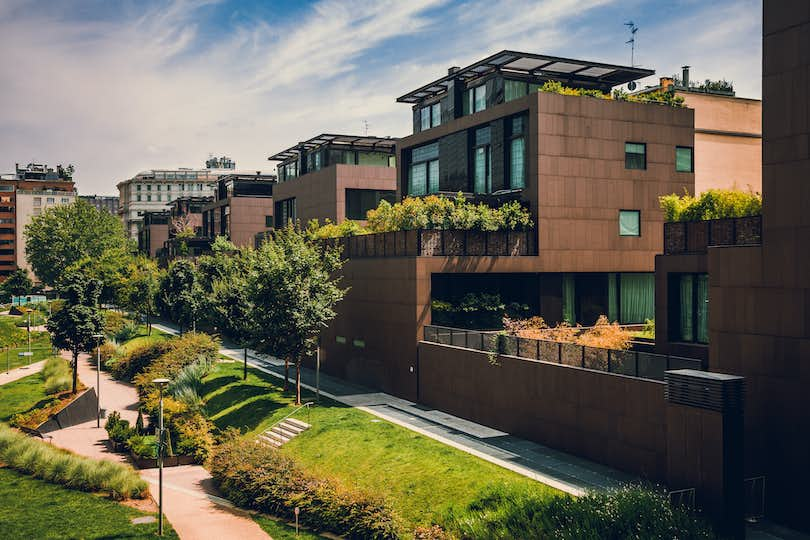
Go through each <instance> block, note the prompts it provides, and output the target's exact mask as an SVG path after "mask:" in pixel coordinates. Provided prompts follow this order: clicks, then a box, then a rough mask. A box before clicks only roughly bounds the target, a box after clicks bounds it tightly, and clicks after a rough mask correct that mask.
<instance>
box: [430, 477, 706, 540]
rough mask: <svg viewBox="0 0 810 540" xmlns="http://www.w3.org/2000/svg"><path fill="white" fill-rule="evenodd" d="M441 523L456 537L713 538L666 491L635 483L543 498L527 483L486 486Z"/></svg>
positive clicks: (697, 520) (703, 525)
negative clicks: (455, 534) (580, 494)
mask: <svg viewBox="0 0 810 540" xmlns="http://www.w3.org/2000/svg"><path fill="white" fill-rule="evenodd" d="M445 521H446V526H447V528H448V529H450V530H451V531H454V532H456V533H457V534H458V535H459V536H460V537H461V538H559V539H571V540H575V539H577V540H578V539H580V538H600V539H602V538H604V539H608V540H613V539H615V540H619V539H624V538H662V539H663V538H693V539H699V538H713V537H714V535H713V533H712V531H711V529H710V528H709V527H708V526H707V525H706V524H705V523H703V522H702V521H700V520H699V519H697V518H696V517H695V516H694V515H692V514H691V513H689V512H688V511H687V510H686V509H683V508H679V507H675V506H672V505H671V504H670V502H669V499H668V497H667V494H666V492H664V491H661V490H657V489H646V488H642V487H639V486H630V487H624V488H620V489H616V490H610V491H600V492H595V493H589V494H586V495H583V496H582V497H579V498H576V499H575V498H572V497H568V496H560V497H553V498H551V499H548V498H544V497H543V496H542V495H540V494H539V493H538V492H537V491H535V490H533V489H532V488H531V487H525V488H505V487H502V486H496V487H490V488H487V489H485V490H484V491H483V492H482V493H481V495H480V496H479V497H478V498H477V499H476V500H475V501H473V502H472V503H470V504H469V505H468V506H467V507H466V508H464V509H462V510H461V511H451V512H449V513H448V516H447V518H446V520H445Z"/></svg>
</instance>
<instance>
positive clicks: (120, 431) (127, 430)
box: [104, 411, 137, 444]
mask: <svg viewBox="0 0 810 540" xmlns="http://www.w3.org/2000/svg"><path fill="white" fill-rule="evenodd" d="M104 429H106V430H107V437H108V438H109V439H110V440H111V441H114V442H116V443H119V444H127V441H129V439H130V437H132V436H133V435H136V434H137V430H135V429H133V428H131V427H129V420H122V419H121V415H120V414H119V413H118V411H113V412H112V413H110V415H109V416H108V417H107V421H106V422H105V423H104Z"/></svg>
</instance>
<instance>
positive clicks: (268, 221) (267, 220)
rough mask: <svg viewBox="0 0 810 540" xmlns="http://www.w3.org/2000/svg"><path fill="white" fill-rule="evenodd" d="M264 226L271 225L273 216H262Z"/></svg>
mask: <svg viewBox="0 0 810 540" xmlns="http://www.w3.org/2000/svg"><path fill="white" fill-rule="evenodd" d="M264 226H265V227H272V226H273V216H264Z"/></svg>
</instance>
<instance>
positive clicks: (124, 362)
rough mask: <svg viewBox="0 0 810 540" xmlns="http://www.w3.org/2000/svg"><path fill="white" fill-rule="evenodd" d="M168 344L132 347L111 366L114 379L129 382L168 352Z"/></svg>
mask: <svg viewBox="0 0 810 540" xmlns="http://www.w3.org/2000/svg"><path fill="white" fill-rule="evenodd" d="M168 348H169V346H168V342H166V341H156V342H152V343H146V344H143V345H138V346H136V347H133V348H132V349H131V350H130V351H129V352H127V353H126V354H125V355H123V356H122V357H121V358H119V359H118V362H117V363H116V364H114V365H113V366H112V372H113V375H114V376H115V378H117V379H121V380H125V381H131V380H132V378H133V377H134V376H135V375H137V374H139V373H141V372H142V371H143V370H144V369H146V368H147V367H148V366H149V365H151V364H152V362H154V361H155V360H156V359H157V358H159V357H160V356H161V355H162V354H163V353H165V352H166V351H167V350H168Z"/></svg>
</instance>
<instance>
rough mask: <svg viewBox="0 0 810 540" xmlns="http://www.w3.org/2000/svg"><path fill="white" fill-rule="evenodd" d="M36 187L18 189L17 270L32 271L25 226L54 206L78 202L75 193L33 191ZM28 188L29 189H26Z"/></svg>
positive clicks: (49, 190) (51, 190)
mask: <svg viewBox="0 0 810 540" xmlns="http://www.w3.org/2000/svg"><path fill="white" fill-rule="evenodd" d="M32 187H34V186H27V185H26V186H25V188H23V187H18V188H17V194H16V196H17V231H16V235H17V238H16V240H17V248H18V249H17V268H25V269H26V270H29V271H30V266H29V264H28V261H27V260H26V259H25V236H24V235H23V233H24V232H25V226H26V225H28V224H29V223H31V219H32V218H33V217H34V216H37V215H39V214H41V213H42V212H44V211H45V210H46V209H47V208H50V207H52V206H59V205H62V204H71V203H72V202H74V201H75V200H76V192H75V191H56V190H53V189H31V188H32ZM26 188H27V189H26Z"/></svg>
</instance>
